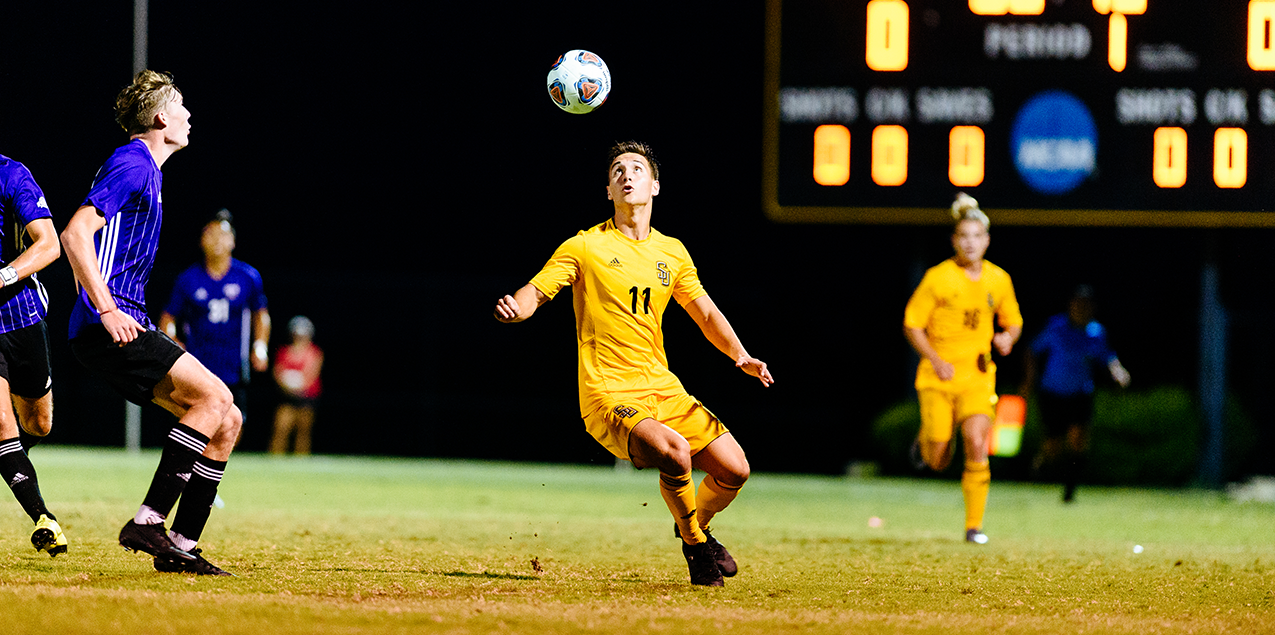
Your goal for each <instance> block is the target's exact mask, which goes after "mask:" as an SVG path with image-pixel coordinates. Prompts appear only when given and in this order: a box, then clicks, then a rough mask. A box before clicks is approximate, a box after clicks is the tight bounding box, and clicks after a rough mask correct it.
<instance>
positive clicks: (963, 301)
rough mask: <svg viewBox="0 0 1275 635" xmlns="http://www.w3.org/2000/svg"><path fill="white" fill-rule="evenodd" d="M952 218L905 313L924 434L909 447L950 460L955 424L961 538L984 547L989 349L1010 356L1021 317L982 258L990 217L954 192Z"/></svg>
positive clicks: (942, 464)
mask: <svg viewBox="0 0 1275 635" xmlns="http://www.w3.org/2000/svg"><path fill="white" fill-rule="evenodd" d="M952 216H953V217H954V218H955V219H956V226H955V228H954V229H953V231H952V249H953V250H954V251H955V252H956V254H955V255H954V256H952V257H951V258H949V259H947V260H944V261H943V262H942V263H939V264H938V265H936V266H934V267H931V268H930V269H929V270H928V271H926V272H925V277H924V278H922V279H921V284H920V285H918V286H917V288H916V291H914V292H913V293H912V298H911V299H909V300H908V305H907V309H906V310H905V311H904V314H903V333H904V335H905V336H906V337H907V339H908V342H909V343H910V344H912V348H914V349H916V352H917V353H918V354H919V355H920V356H921V364H920V366H919V367H918V368H917V370H916V391H917V396H918V398H919V399H920V402H921V431H920V433H919V434H918V435H917V442H916V445H914V446H913V448H914V450H919V454H920V457H919V458H920V460H921V461H923V462H924V465H926V466H929V467H930V468H931V469H933V470H935V471H942V470H943V469H945V468H946V467H947V466H948V463H950V462H951V460H952V436H953V434H954V432H955V428H956V426H957V425H958V424H959V425H960V427H961V436H962V438H963V439H964V449H965V472H964V474H962V476H961V491H962V493H963V494H964V495H965V540H967V541H969V542H973V543H977V544H984V543H986V542H987V535H986V534H984V533H983V513H984V511H985V510H986V509H987V492H988V489H989V488H990V487H991V481H992V473H991V470H990V469H989V466H988V461H987V442H988V432H989V430H990V429H991V425H992V418H993V417H994V416H995V414H996V365H995V364H994V363H992V355H991V353H992V349H993V348H994V349H996V352H997V353H999V354H1001V355H1002V356H1005V355H1009V352H1010V350H1011V349H1013V347H1014V343H1015V342H1017V341H1018V337H1019V336H1020V335H1021V334H1022V331H1023V316H1022V314H1021V313H1019V310H1018V300H1017V299H1016V298H1015V297H1014V285H1013V284H1012V283H1011V281H1010V278H1009V274H1007V273H1005V270H1004V269H1001V268H1000V267H997V266H996V265H994V264H992V263H990V262H988V261H986V260H984V259H983V255H984V254H985V253H987V247H988V245H989V244H990V243H991V236H990V234H989V233H988V227H989V225H990V222H989V221H988V218H987V214H984V213H983V211H982V210H980V209H979V207H978V201H975V200H974V199H973V198H972V197H970V196H968V195H966V194H965V193H960V194H957V196H956V201H955V202H954V203H952ZM993 319H996V320H997V321H998V322H999V324H1000V326H1001V329H1002V330H1001V331H1000V332H996V330H995V328H994V325H993Z"/></svg>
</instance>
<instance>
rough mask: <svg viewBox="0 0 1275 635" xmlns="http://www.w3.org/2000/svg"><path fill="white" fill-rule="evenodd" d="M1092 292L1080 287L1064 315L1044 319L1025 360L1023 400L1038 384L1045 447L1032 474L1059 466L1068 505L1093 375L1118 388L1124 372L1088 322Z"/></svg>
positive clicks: (1081, 457)
mask: <svg viewBox="0 0 1275 635" xmlns="http://www.w3.org/2000/svg"><path fill="white" fill-rule="evenodd" d="M1093 316H1094V300H1093V288H1092V287H1090V286H1088V285H1080V286H1079V287H1076V290H1075V291H1074V292H1073V293H1072V296H1071V301H1070V302H1069V303H1068V305H1067V312H1066V313H1060V314H1058V315H1055V316H1053V317H1052V318H1049V322H1048V323H1047V324H1046V325H1045V329H1044V330H1043V331H1041V332H1040V334H1039V335H1037V336H1036V339H1034V340H1032V344H1031V348H1030V349H1029V351H1028V355H1027V364H1026V367H1025V371H1026V372H1025V375H1026V377H1025V378H1024V381H1023V394H1024V395H1027V394H1030V393H1031V390H1032V388H1033V387H1034V386H1035V384H1036V379H1037V376H1039V379H1040V389H1039V391H1037V393H1036V404H1037V406H1038V407H1039V408H1040V415H1041V420H1042V423H1044V425H1045V442H1044V444H1043V445H1042V446H1041V450H1040V453H1039V454H1037V455H1036V460H1035V462H1034V463H1033V468H1034V470H1035V471H1037V472H1039V471H1040V470H1041V468H1043V467H1046V466H1048V465H1051V464H1055V463H1061V464H1062V465H1061V467H1062V477H1063V502H1066V503H1070V502H1072V500H1074V498H1075V495H1076V486H1077V484H1078V483H1079V482H1080V474H1081V472H1082V471H1083V469H1084V465H1085V459H1086V455H1087V453H1088V450H1089V423H1090V421H1091V420H1092V419H1093V393H1094V369H1095V368H1097V367H1099V366H1103V367H1105V368H1106V370H1107V372H1108V373H1109V374H1110V375H1111V378H1112V379H1113V380H1115V382H1116V383H1118V384H1120V386H1121V387H1122V388H1123V387H1125V386H1128V385H1129V381H1130V377H1129V371H1128V370H1125V367H1124V365H1122V364H1121V363H1120V360H1119V358H1117V357H1116V354H1115V353H1114V352H1112V350H1111V348H1110V347H1109V346H1108V345H1107V333H1106V330H1105V329H1103V327H1102V325H1101V324H1099V323H1098V322H1097V321H1096V320H1094V317H1093Z"/></svg>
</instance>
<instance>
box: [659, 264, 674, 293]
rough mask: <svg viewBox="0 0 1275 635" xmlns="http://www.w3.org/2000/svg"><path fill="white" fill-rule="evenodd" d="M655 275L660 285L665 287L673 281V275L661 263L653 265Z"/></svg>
mask: <svg viewBox="0 0 1275 635" xmlns="http://www.w3.org/2000/svg"><path fill="white" fill-rule="evenodd" d="M655 275H656V276H657V277H658V278H659V279H660V284H662V285H664V286H666V287H667V286H668V285H669V283H670V282H672V280H673V274H672V273H671V272H669V270H668V265H667V264H665V263H663V262H657V263H655Z"/></svg>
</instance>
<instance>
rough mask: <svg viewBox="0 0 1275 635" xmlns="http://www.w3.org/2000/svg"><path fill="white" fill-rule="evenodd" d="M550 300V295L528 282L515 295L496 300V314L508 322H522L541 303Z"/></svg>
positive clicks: (501, 319)
mask: <svg viewBox="0 0 1275 635" xmlns="http://www.w3.org/2000/svg"><path fill="white" fill-rule="evenodd" d="M548 301H549V296H547V295H545V294H544V293H541V291H540V289H537V288H536V287H535V285H532V284H526V285H523V287H522V288H521V289H519V290H517V291H514V294H513V295H507V296H505V297H503V298H501V299H499V300H496V311H495V313H494V315H495V316H496V319H497V320H500V321H501V322H504V323H506V324H511V323H513V322H521V321H523V320H525V319H527V318H529V317H531V316H532V314H534V313H535V312H536V309H538V308H540V305H542V304H544V303H545V302H548Z"/></svg>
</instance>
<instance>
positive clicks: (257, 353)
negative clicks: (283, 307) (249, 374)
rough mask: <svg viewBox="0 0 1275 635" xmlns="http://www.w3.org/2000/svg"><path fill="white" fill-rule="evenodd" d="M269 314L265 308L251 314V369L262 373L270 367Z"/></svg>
mask: <svg viewBox="0 0 1275 635" xmlns="http://www.w3.org/2000/svg"><path fill="white" fill-rule="evenodd" d="M269 341H270V312H269V311H267V310H266V308H265V307H261V308H260V309H257V311H256V312H255V313H253V314H252V369H253V370H255V371H257V372H259V373H263V372H265V371H266V369H267V368H269V367H270V360H269V350H268V348H267V343H268V342H269Z"/></svg>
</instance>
